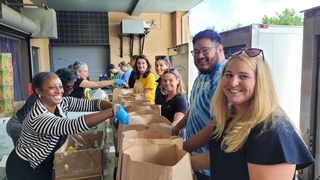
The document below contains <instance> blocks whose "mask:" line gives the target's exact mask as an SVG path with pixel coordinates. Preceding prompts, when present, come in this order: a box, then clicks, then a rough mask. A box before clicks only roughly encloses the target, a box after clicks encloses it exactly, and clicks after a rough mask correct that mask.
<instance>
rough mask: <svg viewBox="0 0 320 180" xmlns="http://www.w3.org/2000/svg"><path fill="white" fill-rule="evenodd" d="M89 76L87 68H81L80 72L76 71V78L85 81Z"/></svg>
mask: <svg viewBox="0 0 320 180" xmlns="http://www.w3.org/2000/svg"><path fill="white" fill-rule="evenodd" d="M88 76H89V70H88V66H83V67H82V69H81V71H77V77H78V78H81V79H87V78H88Z"/></svg>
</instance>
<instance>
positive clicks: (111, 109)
mask: <svg viewBox="0 0 320 180" xmlns="http://www.w3.org/2000/svg"><path fill="white" fill-rule="evenodd" d="M110 111H111V112H112V116H114V110H113V106H112V107H111V108H110Z"/></svg>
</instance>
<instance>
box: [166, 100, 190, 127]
mask: <svg viewBox="0 0 320 180" xmlns="http://www.w3.org/2000/svg"><path fill="white" fill-rule="evenodd" d="M166 99H167V96H165V98H164V101H163V103H162V106H161V116H164V117H166V118H167V119H168V120H169V121H170V122H171V123H172V122H173V118H174V114H175V113H176V112H182V113H184V114H186V113H187V111H188V109H189V104H188V101H187V99H186V98H185V97H184V96H183V95H182V94H177V95H175V96H174V97H173V98H172V99H170V100H169V101H166Z"/></svg>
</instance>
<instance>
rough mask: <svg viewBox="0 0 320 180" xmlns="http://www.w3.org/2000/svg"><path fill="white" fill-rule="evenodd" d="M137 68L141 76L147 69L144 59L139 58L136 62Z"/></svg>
mask: <svg viewBox="0 0 320 180" xmlns="http://www.w3.org/2000/svg"><path fill="white" fill-rule="evenodd" d="M136 63H137V68H138V71H139V73H140V74H143V73H144V72H146V70H147V69H148V64H147V61H146V60H145V59H142V58H139V59H138V60H137V62H136Z"/></svg>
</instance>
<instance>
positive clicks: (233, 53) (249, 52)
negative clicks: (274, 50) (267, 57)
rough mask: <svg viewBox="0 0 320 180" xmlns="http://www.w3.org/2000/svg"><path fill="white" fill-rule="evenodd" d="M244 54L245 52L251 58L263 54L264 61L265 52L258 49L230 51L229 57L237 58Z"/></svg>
mask: <svg viewBox="0 0 320 180" xmlns="http://www.w3.org/2000/svg"><path fill="white" fill-rule="evenodd" d="M242 52H245V53H246V54H247V55H248V56H249V57H256V56H258V55H259V54H260V53H261V54H262V58H263V60H264V55H263V50H262V49H258V48H248V49H243V48H240V49H238V48H237V49H230V50H229V53H228V55H229V56H237V55H239V54H241V53H242Z"/></svg>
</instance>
